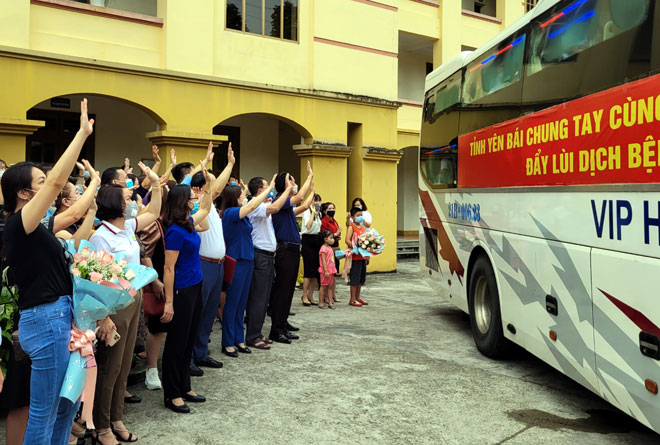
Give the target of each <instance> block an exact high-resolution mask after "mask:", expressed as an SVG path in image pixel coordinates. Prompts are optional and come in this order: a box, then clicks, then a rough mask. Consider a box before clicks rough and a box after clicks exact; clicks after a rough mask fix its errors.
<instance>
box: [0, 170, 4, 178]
mask: <svg viewBox="0 0 660 445" xmlns="http://www.w3.org/2000/svg"><path fill="white" fill-rule="evenodd" d="M4 174H5V171H4V170H0V178H2V175H4Z"/></svg>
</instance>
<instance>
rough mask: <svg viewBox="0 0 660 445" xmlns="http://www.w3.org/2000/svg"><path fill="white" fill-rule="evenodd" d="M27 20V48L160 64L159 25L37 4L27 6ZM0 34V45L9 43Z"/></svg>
mask: <svg viewBox="0 0 660 445" xmlns="http://www.w3.org/2000/svg"><path fill="white" fill-rule="evenodd" d="M24 1H25V0H16V2H17V3H22V2H24ZM5 2H7V0H5ZM28 3H29V2H28ZM3 7H4V6H3ZM29 20H30V27H29V30H30V41H29V43H30V46H29V48H31V49H35V50H39V51H46V52H52V53H59V54H68V55H72V56H79V57H88V58H90V59H98V60H106V61H121V62H122V63H128V64H134V65H142V66H149V67H154V68H160V67H162V65H163V54H162V51H161V50H162V45H161V33H162V31H163V30H162V29H161V28H158V27H155V26H148V25H143V24H139V23H132V22H127V21H121V20H112V19H108V18H105V17H97V16H92V15H88V14H81V13H79V12H72V11H64V10H61V9H55V8H50V7H45V6H39V5H30V8H29ZM2 35H4V32H3V33H2V34H0V44H9V42H5V40H4V38H3V37H2ZM21 46H22V45H21Z"/></svg>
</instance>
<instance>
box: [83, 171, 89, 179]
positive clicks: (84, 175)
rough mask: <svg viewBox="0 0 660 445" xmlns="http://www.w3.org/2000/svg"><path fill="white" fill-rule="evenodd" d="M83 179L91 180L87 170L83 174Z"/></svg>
mask: <svg viewBox="0 0 660 445" xmlns="http://www.w3.org/2000/svg"><path fill="white" fill-rule="evenodd" d="M83 177H84V178H89V172H88V171H87V170H85V171H84V172H83Z"/></svg>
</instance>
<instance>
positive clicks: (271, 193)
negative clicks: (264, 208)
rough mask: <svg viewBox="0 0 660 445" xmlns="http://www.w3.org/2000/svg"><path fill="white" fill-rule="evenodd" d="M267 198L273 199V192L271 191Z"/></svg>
mask: <svg viewBox="0 0 660 445" xmlns="http://www.w3.org/2000/svg"><path fill="white" fill-rule="evenodd" d="M268 197H269V198H270V199H275V190H271V191H270V193H269V194H268Z"/></svg>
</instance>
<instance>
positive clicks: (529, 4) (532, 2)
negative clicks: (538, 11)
mask: <svg viewBox="0 0 660 445" xmlns="http://www.w3.org/2000/svg"><path fill="white" fill-rule="evenodd" d="M536 2H537V0H525V12H529V11H531V10H532V9H534V6H536Z"/></svg>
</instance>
